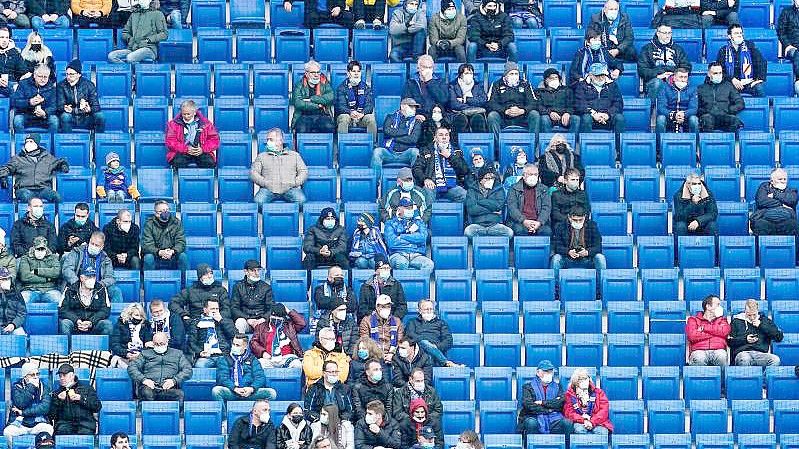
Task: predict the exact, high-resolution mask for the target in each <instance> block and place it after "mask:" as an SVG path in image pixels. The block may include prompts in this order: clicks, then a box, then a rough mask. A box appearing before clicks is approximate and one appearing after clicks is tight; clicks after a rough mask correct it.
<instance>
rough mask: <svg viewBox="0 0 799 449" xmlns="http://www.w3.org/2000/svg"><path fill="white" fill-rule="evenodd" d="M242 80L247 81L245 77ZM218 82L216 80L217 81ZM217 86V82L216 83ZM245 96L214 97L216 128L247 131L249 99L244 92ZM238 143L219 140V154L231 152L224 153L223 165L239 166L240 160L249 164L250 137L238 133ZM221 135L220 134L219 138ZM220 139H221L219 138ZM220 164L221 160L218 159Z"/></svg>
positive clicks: (226, 130) (221, 130) (223, 130)
mask: <svg viewBox="0 0 799 449" xmlns="http://www.w3.org/2000/svg"><path fill="white" fill-rule="evenodd" d="M244 82H247V80H246V78H245V80H244ZM217 83H218V82H217ZM216 86H217V88H219V84H217V85H216ZM244 95H245V98H216V100H214V117H215V119H216V120H215V124H216V126H217V129H218V130H219V131H220V132H229V131H235V132H247V130H248V129H249V127H250V105H249V100H247V98H246V95H247V94H246V93H245V94H244ZM238 136H239V140H238V145H237V147H233V148H231V147H228V146H226V145H225V142H221V150H220V151H219V155H220V156H221V155H226V153H231V154H230V155H226V157H227V158H228V159H227V160H225V163H224V165H228V166H230V165H239V166H241V162H245V161H246V163H245V164H244V165H249V161H250V138H249V135H244V136H242V135H238ZM221 137H222V136H220V138H221ZM220 140H221V139H220ZM235 150H239V151H238V152H236V153H238V154H236V153H234V151H235ZM230 156H232V159H233V160H230V159H231V158H230ZM220 164H221V161H220Z"/></svg>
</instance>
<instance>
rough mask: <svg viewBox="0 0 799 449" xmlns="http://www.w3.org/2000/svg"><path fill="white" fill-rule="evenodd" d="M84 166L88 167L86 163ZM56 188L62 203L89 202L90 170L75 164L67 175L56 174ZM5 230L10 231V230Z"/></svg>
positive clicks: (92, 187)
mask: <svg viewBox="0 0 799 449" xmlns="http://www.w3.org/2000/svg"><path fill="white" fill-rule="evenodd" d="M87 153H88V150H87ZM85 165H88V162H86V164H85ZM56 188H57V189H58V193H60V194H61V200H62V201H64V202H78V201H86V200H87V199H88V200H91V198H92V191H93V190H94V183H93V181H92V171H91V169H89V168H82V167H81V166H80V164H77V165H76V166H74V167H70V170H69V173H57V175H56ZM6 229H9V231H10V229H11V228H10V227H9V228H6Z"/></svg>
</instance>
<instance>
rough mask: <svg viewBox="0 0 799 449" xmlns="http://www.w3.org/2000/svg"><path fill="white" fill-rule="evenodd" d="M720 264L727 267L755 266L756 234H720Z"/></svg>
mask: <svg viewBox="0 0 799 449" xmlns="http://www.w3.org/2000/svg"><path fill="white" fill-rule="evenodd" d="M719 266H720V267H721V268H722V269H726V268H754V267H755V237H754V236H720V237H719ZM725 271H726V270H725Z"/></svg>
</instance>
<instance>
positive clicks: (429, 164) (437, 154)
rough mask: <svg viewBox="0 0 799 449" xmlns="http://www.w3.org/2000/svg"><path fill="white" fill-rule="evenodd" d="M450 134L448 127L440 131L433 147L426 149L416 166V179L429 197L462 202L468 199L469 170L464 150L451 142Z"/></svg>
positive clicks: (414, 171) (437, 132)
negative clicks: (466, 184) (467, 176)
mask: <svg viewBox="0 0 799 449" xmlns="http://www.w3.org/2000/svg"><path fill="white" fill-rule="evenodd" d="M450 131H451V130H450V129H449V128H446V127H444V126H442V127H440V128H438V129H436V135H435V139H434V140H433V142H432V144H431V145H429V146H427V147H425V148H424V150H422V152H421V153H420V154H419V158H417V159H416V163H415V164H414V165H413V178H414V180H415V181H416V184H417V185H420V186H424V188H425V189H426V190H427V191H428V192H429V193H428V195H429V197H432V198H446V199H448V200H450V201H453V202H456V203H462V202H464V201H465V200H466V189H465V188H464V185H465V177H466V174H467V173H468V172H469V167H468V166H467V165H466V160H465V159H464V158H463V151H461V150H460V148H458V147H457V146H456V145H455V144H454V143H453V142H452V141H451V139H450Z"/></svg>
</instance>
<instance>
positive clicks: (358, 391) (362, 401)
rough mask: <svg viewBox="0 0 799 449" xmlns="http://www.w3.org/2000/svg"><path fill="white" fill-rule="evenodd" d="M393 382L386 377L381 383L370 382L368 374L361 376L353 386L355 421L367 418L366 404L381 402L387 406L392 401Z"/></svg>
mask: <svg viewBox="0 0 799 449" xmlns="http://www.w3.org/2000/svg"><path fill="white" fill-rule="evenodd" d="M393 390H394V389H393V388H391V382H390V381H389V379H387V378H386V377H383V378H382V379H380V382H377V383H374V382H372V381H371V380H369V375H368V374H366V373H363V374H361V376H360V377H359V378H358V380H357V381H356V382H354V385H352V402H353V403H354V404H355V419H361V418H363V417H364V416H366V404H368V403H370V402H372V401H375V400H377V401H380V402H382V403H383V405H387V404H388V402H389V400H390V399H391V393H392V392H393Z"/></svg>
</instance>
